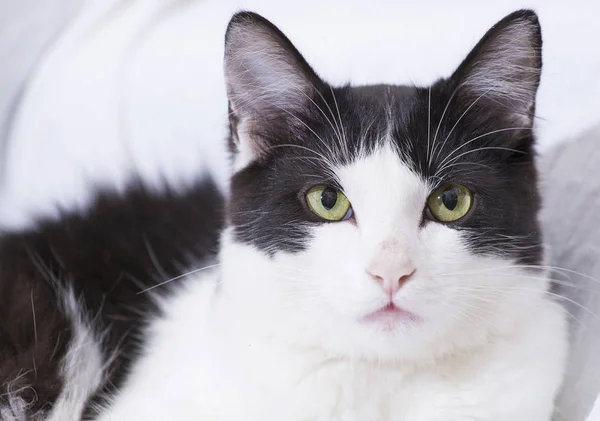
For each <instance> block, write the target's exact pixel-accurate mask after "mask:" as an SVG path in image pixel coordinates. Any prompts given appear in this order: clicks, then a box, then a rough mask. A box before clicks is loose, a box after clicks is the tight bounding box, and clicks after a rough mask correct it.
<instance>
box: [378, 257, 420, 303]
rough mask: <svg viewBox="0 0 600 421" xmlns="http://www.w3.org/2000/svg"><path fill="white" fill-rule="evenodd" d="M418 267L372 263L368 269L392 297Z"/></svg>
mask: <svg viewBox="0 0 600 421" xmlns="http://www.w3.org/2000/svg"><path fill="white" fill-rule="evenodd" d="M415 271H416V269H415V268H414V267H413V266H412V265H410V264H404V265H385V266H380V265H371V266H369V268H368V269H367V273H368V274H369V276H370V277H371V278H372V279H374V280H375V281H376V282H377V283H378V284H379V285H380V286H381V288H382V289H383V290H384V291H385V293H386V294H387V295H389V296H390V299H392V298H393V297H394V295H396V293H397V292H398V291H399V290H400V288H402V287H403V286H404V284H406V282H408V280H409V279H410V278H412V276H413V275H414V274H415Z"/></svg>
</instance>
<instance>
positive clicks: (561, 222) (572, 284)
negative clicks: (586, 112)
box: [524, 125, 600, 421]
mask: <svg viewBox="0 0 600 421" xmlns="http://www.w3.org/2000/svg"><path fill="white" fill-rule="evenodd" d="M540 172H541V188H542V197H543V203H544V206H543V210H542V213H541V220H542V228H543V232H544V236H545V240H546V243H547V244H548V247H549V249H548V252H549V264H550V265H551V266H554V267H555V270H554V271H553V278H554V279H555V280H556V281H555V283H554V285H553V292H554V293H556V294H559V295H560V296H561V297H563V298H562V299H560V300H559V301H561V302H562V304H563V305H564V306H565V308H566V310H567V311H568V313H569V321H570V334H571V351H570V357H569V365H568V368H567V375H566V379H565V383H564V385H563V390H562V394H561V396H560V397H559V400H558V402H557V408H559V410H557V412H556V414H555V416H554V421H582V420H585V419H586V417H587V416H588V414H589V413H590V411H591V409H592V407H593V405H594V402H595V401H596V398H597V396H598V393H599V392H600V125H599V126H597V127H595V128H593V129H592V130H589V131H587V132H586V133H584V134H583V135H581V136H578V137H577V138H576V139H574V140H573V141H571V142H567V143H565V144H561V145H560V146H558V147H556V148H554V149H552V150H550V151H548V153H546V154H545V155H544V156H543V157H542V159H541V160H540ZM540 352H544V350H543V349H541V350H540ZM524 363H525V362H524Z"/></svg>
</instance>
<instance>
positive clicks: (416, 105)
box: [0, 11, 567, 421]
mask: <svg viewBox="0 0 600 421" xmlns="http://www.w3.org/2000/svg"><path fill="white" fill-rule="evenodd" d="M540 48H541V35H540V29H539V24H538V22H537V18H536V17H535V15H534V14H533V13H532V12H528V11H522V12H517V13H515V14H513V15H511V16H509V17H507V18H505V19H504V20H502V21H501V22H499V23H498V24H497V25H496V26H495V27H494V28H492V29H491V30H490V32H489V33H488V34H487V35H486V36H485V37H484V38H483V40H482V41H481V42H480V43H479V44H478V46H477V47H475V49H474V50H473V52H471V54H470V55H469V56H468V57H467V59H466V60H465V61H464V62H463V64H461V66H460V67H459V69H458V70H457V71H456V72H455V74H454V75H452V77H450V78H448V79H444V80H440V81H438V82H436V83H435V84H434V85H433V86H431V87H429V88H415V87H396V86H385V85H382V86H371V87H358V88H352V87H349V86H346V87H340V88H334V87H331V86H329V85H327V84H326V83H325V82H323V81H322V80H321V79H320V78H319V77H318V76H317V75H316V74H315V73H314V72H313V70H312V69H311V68H310V66H309V65H308V64H307V63H306V62H305V61H304V59H303V58H302V56H301V55H300V54H299V53H298V52H297V50H295V48H294V47H293V46H292V44H291V43H290V42H289V40H287V38H285V36H284V35H283V34H281V33H280V32H279V31H278V30H277V29H276V28H275V27H274V26H272V25H271V24H270V23H269V22H267V21H265V20H264V19H263V18H260V17H259V16H257V15H254V14H250V13H240V14H238V15H236V16H235V17H234V18H233V20H232V22H231V24H230V26H229V29H228V33H227V37H226V48H225V74H226V80H227V88H228V94H229V100H230V107H231V110H230V111H231V121H230V122H231V134H232V138H231V147H232V152H233V153H234V168H235V174H234V175H233V176H232V181H231V193H230V196H229V197H228V200H227V203H226V208H227V209H226V213H225V214H226V221H225V229H224V230H223V232H222V234H221V240H220V244H219V254H218V263H214V262H213V261H212V260H213V257H214V255H213V252H214V251H215V250H216V243H217V241H216V236H217V231H219V230H220V227H221V222H220V211H219V209H220V207H221V205H222V199H221V197H220V195H219V194H218V193H217V192H216V190H215V188H214V186H212V184H210V183H207V182H206V181H204V182H201V183H199V184H198V185H197V186H196V187H194V188H192V189H191V190H187V191H184V192H178V193H173V192H169V191H166V192H153V193H152V192H149V191H147V190H145V189H143V188H139V187H138V188H133V189H130V190H128V191H127V192H125V193H124V194H121V195H104V196H102V197H101V199H100V200H99V201H98V202H97V203H96V204H95V205H93V206H92V208H91V210H89V211H84V212H83V213H82V214H81V215H77V214H75V215H65V216H64V217H63V218H62V220H58V221H52V222H46V223H42V224H41V225H40V226H39V227H38V228H37V229H36V230H33V232H31V233H13V234H10V235H7V236H5V238H4V239H3V240H2V243H1V244H0V264H1V265H0V268H1V269H2V272H1V273H0V276H1V277H2V278H0V292H1V293H2V295H1V297H2V300H3V302H2V307H0V311H2V313H0V322H1V324H0V339H1V340H2V342H0V356H2V359H0V375H2V376H3V377H4V378H5V379H7V382H6V383H5V385H4V389H5V390H2V391H0V414H1V415H2V419H3V420H4V419H7V420H10V421H14V420H18V421H21V420H24V419H37V418H39V419H44V420H46V419H47V420H50V421H63V420H79V419H80V418H81V417H82V416H84V417H85V418H86V419H88V418H89V419H94V420H99V421H126V420H127V421H129V420H136V419H140V420H145V421H146V420H147V421H158V420H178V421H186V420H190V421H192V420H198V419H203V420H204V419H208V420H215V421H233V420H249V421H252V420H257V421H258V420H281V419H283V420H291V421H292V420H340V421H342V420H343V421H353V420H357V421H388V420H389V421H402V420H407V421H437V420H439V421H442V420H452V421H459V420H481V421H484V420H487V421H500V420H507V419H511V420H514V421H548V420H549V419H550V417H551V414H552V412H553V408H554V398H555V395H556V393H557V391H558V389H559V387H560V384H561V380H562V377H563V369H564V365H565V359H566V348H567V339H566V322H565V319H564V315H563V310H562V308H561V307H560V306H559V305H558V304H557V303H555V302H554V300H553V299H552V297H551V296H550V295H548V294H547V290H548V288H549V278H548V277H547V273H546V271H545V270H544V267H543V266H541V263H542V254H543V247H542V243H541V234H540V232H539V227H538V222H537V211H538V208H539V195H538V191H537V185H536V180H537V177H536V170H535V165H534V164H535V163H534V158H533V141H534V138H533V135H532V132H531V129H532V125H533V116H534V110H535V94H536V90H537V85H538V83H539V72H540V69H541V52H540ZM201 268H205V269H201ZM195 270H196V271H195ZM190 271H191V272H190ZM15 280H16V281H15ZM19 318H20V319H19ZM17 319H19V321H18V322H17ZM2 399H4V400H2ZM35 417H37V418H35Z"/></svg>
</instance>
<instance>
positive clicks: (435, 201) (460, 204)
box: [427, 184, 473, 222]
mask: <svg viewBox="0 0 600 421" xmlns="http://www.w3.org/2000/svg"><path fill="white" fill-rule="evenodd" d="M472 202H473V194H472V193H471V190H469V189H468V188H466V187H465V186H462V185H460V184H449V185H445V186H442V187H439V188H437V189H436V190H435V191H434V192H433V193H431V195H430V196H429V198H428V199H427V208H428V210H429V213H431V216H433V218H435V219H436V220H438V221H440V222H454V221H458V220H459V219H460V218H462V217H463V216H465V215H466V214H467V212H469V209H471V205H472Z"/></svg>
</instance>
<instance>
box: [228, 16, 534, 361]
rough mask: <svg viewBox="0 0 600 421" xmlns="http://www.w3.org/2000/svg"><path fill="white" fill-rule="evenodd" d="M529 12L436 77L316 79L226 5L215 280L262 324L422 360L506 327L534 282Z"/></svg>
mask: <svg viewBox="0 0 600 421" xmlns="http://www.w3.org/2000/svg"><path fill="white" fill-rule="evenodd" d="M540 49H541V38H540V29H539V24H538V22H537V18H536V17H535V15H534V14H533V13H532V12H519V13H516V14H513V15H511V16H509V17H507V18H505V19H504V20H503V21H501V22H500V23H499V24H498V25H496V26H495V27H494V28H492V30H490V32H489V33H488V34H487V35H486V36H485V37H484V38H483V39H482V41H481V42H480V43H479V44H478V45H477V46H476V47H475V49H474V50H473V51H472V52H471V54H470V55H469V56H468V57H467V59H466V60H465V61H464V62H463V64H462V65H461V66H460V67H459V69H458V70H457V71H456V72H455V74H454V75H452V77H450V78H448V79H445V80H441V81H438V82H436V83H435V84H434V85H433V86H431V87H426V88H416V87H397V86H386V85H381V86H370V87H354V88H353V87H349V86H348V87H341V88H334V87H330V86H329V85H327V84H326V83H325V82H323V81H322V80H321V79H320V78H319V77H318V76H317V75H316V74H315V73H314V72H313V71H312V69H311V68H310V67H309V66H308V64H307V63H306V62H305V61H304V59H303V58H302V57H301V55H300V54H299V53H298V52H297V51H296V50H295V49H294V47H293V46H292V44H291V43H290V42H289V41H288V40H287V39H286V38H285V37H284V36H283V35H282V34H281V33H280V32H279V31H278V30H277V29H276V28H275V27H273V26H272V25H271V24H269V23H268V22H266V21H265V20H264V19H262V18H260V17H258V16H256V15H253V14H248V13H242V14H238V15H236V16H235V17H234V18H233V20H232V23H231V24H230V26H229V29H228V34H227V41H226V57H225V69H226V77H227V84H228V92H229V96H230V106H231V123H232V149H233V151H234V156H235V158H234V159H235V167H236V173H235V174H234V176H233V178H232V184H231V197H230V201H229V208H228V228H227V230H226V233H225V235H224V238H223V249H222V257H223V259H224V263H225V264H224V276H225V278H224V279H225V282H224V284H223V288H224V289H225V290H226V293H227V294H228V295H229V296H231V297H232V298H233V299H234V300H236V302H237V303H238V305H239V306H241V307H243V311H242V312H241V313H240V314H244V315H246V317H248V318H254V317H255V318H256V321H257V323H260V324H261V325H262V326H263V328H264V329H266V330H267V331H268V333H270V334H273V335H277V336H282V337H285V338H286V340H289V341H291V342H296V343H298V344H300V345H304V346H306V347H319V348H322V349H324V350H326V351H327V352H330V353H331V354H332V355H341V354H350V355H355V356H362V357H367V358H397V357H406V358H408V357H425V358H429V357H434V356H436V355H439V354H442V353H446V352H449V351H451V350H452V349H453V348H455V347H461V346H467V345H472V344H473V343H476V342H479V341H485V340H487V339H488V336H489V335H490V334H498V333H501V332H502V331H503V330H505V329H510V324H511V321H512V320H514V318H513V317H512V316H513V315H514V314H515V313H520V312H523V311H527V308H528V305H529V304H531V303H534V302H535V300H536V297H538V296H540V294H542V293H543V290H544V288H545V287H546V281H545V279H544V277H543V276H541V275H540V273H537V272H536V271H532V270H531V269H528V268H527V266H531V265H536V264H539V263H540V259H541V253H542V248H541V244H540V235H539V232H538V226H537V222H536V215H537V210H538V201H539V198H538V193H537V186H536V173H535V168H534V162H533V135H532V131H531V129H532V123H533V121H532V120H533V113H534V104H535V94H536V90H537V86H538V83H539V73H540V68H541V56H540V54H541V51H540Z"/></svg>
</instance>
